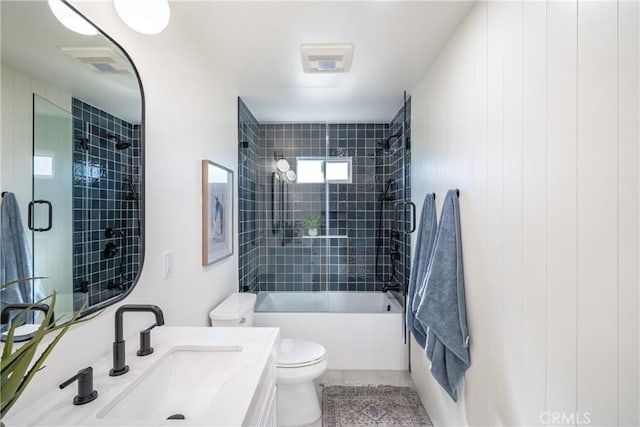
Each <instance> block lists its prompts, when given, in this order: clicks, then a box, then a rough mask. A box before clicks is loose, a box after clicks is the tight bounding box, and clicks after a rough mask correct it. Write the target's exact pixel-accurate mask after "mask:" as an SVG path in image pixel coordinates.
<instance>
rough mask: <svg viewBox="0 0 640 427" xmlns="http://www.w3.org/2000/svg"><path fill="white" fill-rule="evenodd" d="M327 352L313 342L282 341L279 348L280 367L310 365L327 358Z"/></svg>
mask: <svg viewBox="0 0 640 427" xmlns="http://www.w3.org/2000/svg"><path fill="white" fill-rule="evenodd" d="M326 354H327V352H326V350H325V349H324V347H323V346H321V345H320V344H318V343H315V342H313V341H303V340H292V339H288V338H285V339H283V340H280V346H279V347H278V359H277V362H276V363H277V365H278V366H285V367H295V366H304V365H309V364H312V363H315V362H318V361H320V360H322V359H324V358H325V356H326Z"/></svg>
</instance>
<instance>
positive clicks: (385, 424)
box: [322, 385, 433, 427]
mask: <svg viewBox="0 0 640 427" xmlns="http://www.w3.org/2000/svg"><path fill="white" fill-rule="evenodd" d="M431 425H433V424H431V420H430V419H429V416H428V415H427V412H426V411H425V410H424V407H423V406H422V402H420V398H419V397H418V395H417V393H416V392H415V390H414V389H412V388H411V387H395V386H387V385H382V386H376V387H346V386H326V387H324V389H323V390H322V426H323V427H358V426H380V427H391V426H397V427H422V426H431Z"/></svg>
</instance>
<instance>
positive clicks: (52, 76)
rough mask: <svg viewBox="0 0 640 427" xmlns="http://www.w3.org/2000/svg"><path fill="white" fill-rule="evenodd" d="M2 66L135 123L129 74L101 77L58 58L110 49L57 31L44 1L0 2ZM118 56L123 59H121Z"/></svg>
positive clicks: (97, 40) (137, 106)
mask: <svg viewBox="0 0 640 427" xmlns="http://www.w3.org/2000/svg"><path fill="white" fill-rule="evenodd" d="M0 6H1V8H2V25H1V29H2V55H1V59H2V63H3V64H6V65H8V66H10V67H11V68H13V69H16V70H18V71H21V72H23V73H25V74H27V75H29V76H31V77H33V78H36V79H38V80H41V81H44V82H48V83H50V84H51V85H53V86H56V87H57V88H59V89H61V90H62V91H64V92H66V93H68V94H70V95H71V96H74V97H76V98H79V99H81V100H83V101H85V102H87V103H89V104H91V105H93V106H95V107H98V108H100V109H102V110H104V111H107V112H108V113H111V114H113V115H115V116H117V117H120V118H121V119H124V120H126V121H128V122H130V123H140V120H141V116H142V101H141V98H140V88H139V86H138V80H137V79H136V77H135V75H134V74H133V69H132V68H131V69H130V72H131V74H124V75H117V74H103V73H98V72H96V71H93V70H91V69H89V68H87V67H86V66H85V65H83V64H82V63H80V62H79V61H77V60H76V59H73V58H71V57H69V56H68V55H66V54H65V53H63V52H62V51H61V50H60V47H101V46H106V47H111V48H112V49H113V50H115V51H117V52H120V51H119V49H118V48H117V46H115V45H113V44H112V43H111V42H110V41H109V40H108V39H107V38H106V37H104V36H103V35H101V34H100V35H95V36H84V35H80V34H76V33H74V32H73V31H70V30H68V29H66V28H65V27H63V26H62V25H61V24H60V23H59V22H58V20H57V19H56V18H55V17H54V16H53V14H52V13H51V10H50V9H49V6H48V4H47V2H46V1H7V0H1V1H0ZM122 56H123V55H122Z"/></svg>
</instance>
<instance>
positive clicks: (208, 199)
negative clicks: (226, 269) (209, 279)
mask: <svg viewBox="0 0 640 427" xmlns="http://www.w3.org/2000/svg"><path fill="white" fill-rule="evenodd" d="M232 254H233V171H232V170H231V169H227V168H225V167H224V166H222V165H219V164H217V163H215V162H212V161H210V160H203V161H202V265H211V264H213V263H215V262H218V261H220V260H221V259H224V258H226V257H229V256H231V255H232Z"/></svg>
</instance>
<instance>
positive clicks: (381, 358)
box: [254, 291, 409, 370]
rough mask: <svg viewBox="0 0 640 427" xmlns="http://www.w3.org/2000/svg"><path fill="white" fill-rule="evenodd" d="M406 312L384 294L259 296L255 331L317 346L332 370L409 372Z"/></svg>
mask: <svg viewBox="0 0 640 427" xmlns="http://www.w3.org/2000/svg"><path fill="white" fill-rule="evenodd" d="M402 316H403V313H402V306H401V305H400V304H399V303H398V301H397V300H396V299H395V298H393V296H392V295H391V294H390V293H386V294H385V293H382V292H333V291H331V292H260V293H258V299H257V302H256V308H255V314H254V325H255V326H263V327H279V328H280V336H281V337H282V338H297V339H306V340H310V341H315V342H318V343H320V344H322V345H323V346H324V347H325V348H326V350H327V356H328V359H329V369H389V370H407V369H408V357H409V356H408V352H407V345H405V344H404V343H403V321H402Z"/></svg>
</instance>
